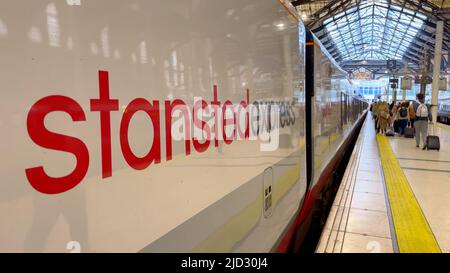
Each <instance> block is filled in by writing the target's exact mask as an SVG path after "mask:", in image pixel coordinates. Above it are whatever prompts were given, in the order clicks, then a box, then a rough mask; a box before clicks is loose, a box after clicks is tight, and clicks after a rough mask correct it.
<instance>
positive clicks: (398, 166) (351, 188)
mask: <svg viewBox="0 0 450 273" xmlns="http://www.w3.org/2000/svg"><path fill="white" fill-rule="evenodd" d="M435 133H436V134H437V135H439V136H440V139H441V150H440V151H424V150H422V149H420V148H416V143H415V139H406V138H404V137H401V136H395V137H385V136H382V135H379V134H376V132H375V129H374V121H373V120H372V118H371V117H370V115H368V117H367V119H366V121H365V123H364V126H363V128H362V129H361V133H360V135H359V137H358V140H357V142H356V144H355V149H354V151H353V153H352V156H351V158H350V161H349V163H348V166H347V169H346V171H345V174H344V177H343V180H342V182H341V185H340V187H339V190H338V193H337V195H336V198H335V200H334V203H333V206H332V209H331V211H330V214H329V216H328V219H327V222H326V225H325V228H324V230H323V233H322V236H321V238H320V241H319V244H318V247H317V249H316V252H317V253H430V252H431V253H436V252H438V253H439V252H447V253H448V252H450V236H449V234H450V220H449V219H450V210H449V209H448V208H449V207H450V127H449V126H446V125H443V124H438V125H437V126H436V131H435Z"/></svg>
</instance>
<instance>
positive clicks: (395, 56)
mask: <svg viewBox="0 0 450 273" xmlns="http://www.w3.org/2000/svg"><path fill="white" fill-rule="evenodd" d="M426 18H427V17H426V16H425V15H423V14H421V13H418V12H416V11H412V10H409V9H406V8H404V7H399V6H395V5H391V6H390V8H389V6H388V3H387V1H373V0H372V1H371V0H366V1H362V2H361V3H360V4H359V5H357V6H354V7H352V8H350V9H348V10H346V11H344V12H342V13H339V14H337V15H335V16H333V17H331V18H329V19H327V20H325V21H324V22H323V24H324V26H325V27H326V29H327V31H328V33H329V35H330V36H331V38H332V39H333V41H334V43H335V45H336V47H337V49H338V50H339V53H340V59H341V60H342V61H357V60H374V61H377V60H401V59H402V58H403V55H404V53H405V52H406V50H407V49H408V47H409V46H410V45H411V42H412V41H413V40H414V38H415V37H416V35H417V33H418V32H419V31H420V29H421V28H422V26H423V24H424V21H425V20H426Z"/></svg>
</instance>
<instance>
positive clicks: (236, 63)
mask: <svg viewBox="0 0 450 273" xmlns="http://www.w3.org/2000/svg"><path fill="white" fill-rule="evenodd" d="M24 6H26V8H25V9H24ZM0 52H1V53H0V54H1V56H2V58H1V59H2V62H1V63H0V72H1V73H0V82H1V83H2V91H1V94H2V100H1V101H0V104H1V107H0V112H1V115H0V130H1V132H2V134H1V141H0V148H1V154H2V156H1V165H0V175H1V177H2V178H1V180H0V217H1V218H2V223H1V225H0V252H70V251H71V252H286V251H295V250H297V249H298V248H299V247H300V246H301V244H302V243H303V242H304V241H305V237H306V236H307V231H308V230H309V229H310V225H311V222H312V219H313V217H314V215H315V213H316V212H317V211H320V210H321V209H322V204H321V202H322V197H323V196H324V195H326V194H328V191H329V188H330V187H332V185H331V181H333V177H334V175H335V172H336V169H337V166H338V165H339V162H340V161H341V160H342V157H343V155H344V152H345V151H346V150H347V149H348V148H349V145H350V143H351V141H352V139H353V138H354V137H355V136H356V134H357V132H358V130H357V129H358V128H359V127H360V126H361V125H362V123H363V120H364V117H365V114H366V111H367V108H368V104H367V102H366V101H364V100H362V99H361V98H359V97H357V96H356V95H355V94H354V90H353V89H354V88H353V86H352V83H351V81H350V80H349V79H348V75H347V73H346V72H344V71H343V70H342V69H340V68H339V66H338V65H337V64H336V63H335V61H334V60H333V59H332V58H331V57H330V55H329V54H328V53H327V52H326V50H325V48H324V47H323V46H322V45H321V44H320V42H319V40H318V39H317V38H315V37H314V35H313V34H312V33H311V32H310V31H309V30H306V29H305V27H304V25H303V24H302V22H301V21H300V20H299V18H298V16H297V12H296V10H295V9H294V8H293V7H292V6H291V4H290V3H289V1H282V0H264V1H261V0H228V1H219V0H182V1H181V0H179V1H160V0H136V1H119V0H95V1H84V0H83V1H75V0H71V1H69V0H67V1H51V0H37V1H27V2H26V3H22V1H12V0H9V1H2V3H0Z"/></svg>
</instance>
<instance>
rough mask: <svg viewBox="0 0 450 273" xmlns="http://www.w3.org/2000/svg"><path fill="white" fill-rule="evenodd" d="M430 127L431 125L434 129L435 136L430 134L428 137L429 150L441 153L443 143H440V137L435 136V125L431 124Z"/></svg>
mask: <svg viewBox="0 0 450 273" xmlns="http://www.w3.org/2000/svg"><path fill="white" fill-rule="evenodd" d="M430 125H431V127H433V134H430V135H428V136H427V150H437V151H439V150H440V149H441V142H440V139H439V136H436V135H435V132H434V130H435V128H434V124H430Z"/></svg>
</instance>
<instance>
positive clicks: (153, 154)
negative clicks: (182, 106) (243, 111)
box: [120, 99, 161, 170]
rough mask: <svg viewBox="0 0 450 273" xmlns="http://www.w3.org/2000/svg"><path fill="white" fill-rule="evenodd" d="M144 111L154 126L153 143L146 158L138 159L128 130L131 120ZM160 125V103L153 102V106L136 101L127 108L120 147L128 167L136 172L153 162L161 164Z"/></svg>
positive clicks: (121, 129)
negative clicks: (131, 145) (131, 144)
mask: <svg viewBox="0 0 450 273" xmlns="http://www.w3.org/2000/svg"><path fill="white" fill-rule="evenodd" d="M139 111H143V112H145V113H147V115H148V116H149V117H150V119H151V121H152V124H153V143H152V147H151V149H150V151H149V152H148V154H147V155H146V156H144V157H142V158H141V157H137V156H136V155H135V154H134V153H133V151H132V150H131V147H130V142H129V139H128V130H129V127H130V122H131V119H132V118H133V116H134V114H136V112H139ZM160 132H161V130H160V123H159V101H157V100H155V101H153V105H152V104H150V102H148V101H147V100H145V99H135V100H133V101H132V102H131V103H130V104H128V106H127V108H126V109H125V112H124V114H123V117H122V122H121V123H120V147H121V148H122V153H123V156H124V158H125V160H126V161H127V163H128V165H130V167H132V168H133V169H135V170H145V169H146V168H147V167H148V166H150V165H151V164H152V163H153V162H154V163H155V164H159V163H161V138H160Z"/></svg>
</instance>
